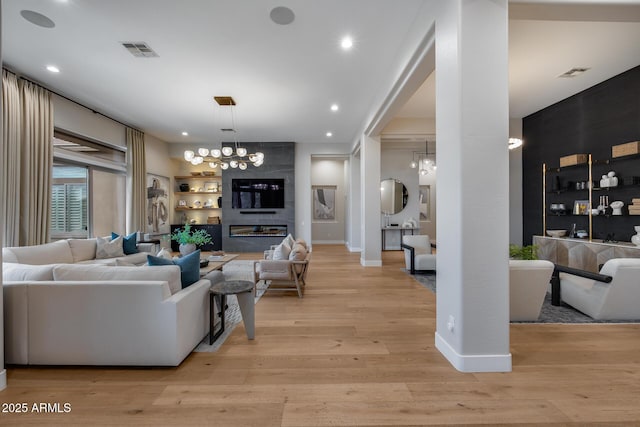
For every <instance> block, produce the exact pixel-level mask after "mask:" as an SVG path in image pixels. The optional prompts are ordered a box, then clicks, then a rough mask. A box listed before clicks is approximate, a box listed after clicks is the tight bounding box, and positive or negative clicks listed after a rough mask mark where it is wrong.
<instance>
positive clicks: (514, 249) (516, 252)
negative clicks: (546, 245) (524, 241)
mask: <svg viewBox="0 0 640 427" xmlns="http://www.w3.org/2000/svg"><path fill="white" fill-rule="evenodd" d="M509 258H511V259H527V260H532V259H538V246H536V245H528V246H520V245H509Z"/></svg>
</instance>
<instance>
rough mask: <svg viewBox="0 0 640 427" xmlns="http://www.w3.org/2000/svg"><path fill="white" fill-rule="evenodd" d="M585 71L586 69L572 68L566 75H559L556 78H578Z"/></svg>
mask: <svg viewBox="0 0 640 427" xmlns="http://www.w3.org/2000/svg"><path fill="white" fill-rule="evenodd" d="M587 70H588V68H582V67H577V68H572V69H570V70H569V71H567V72H566V73H562V74H560V75H559V76H558V77H562V78H567V77H576V76H579V75H580V74H582V73H584V72H586V71H587Z"/></svg>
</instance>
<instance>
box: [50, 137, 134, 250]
mask: <svg viewBox="0 0 640 427" xmlns="http://www.w3.org/2000/svg"><path fill="white" fill-rule="evenodd" d="M52 144H53V158H54V166H53V184H52V189H51V194H52V201H51V237H52V239H54V240H55V239H64V238H70V237H73V238H87V237H91V236H106V235H110V233H111V231H115V232H117V233H124V232H125V227H126V203H125V201H126V179H125V171H126V164H125V153H126V150H125V149H124V148H123V147H119V146H116V145H113V144H109V143H103V142H100V141H96V140H92V139H90V138H86V137H82V136H80V135H76V134H71V133H69V132H66V131H64V132H63V131H61V130H58V129H56V130H55V132H54V138H53V141H52Z"/></svg>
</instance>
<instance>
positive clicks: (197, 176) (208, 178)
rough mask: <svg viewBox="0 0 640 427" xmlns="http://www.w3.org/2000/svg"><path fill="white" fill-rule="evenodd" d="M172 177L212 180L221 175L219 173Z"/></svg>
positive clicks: (219, 177) (219, 178)
mask: <svg viewBox="0 0 640 427" xmlns="http://www.w3.org/2000/svg"><path fill="white" fill-rule="evenodd" d="M173 179H181V180H182V179H203V180H208V181H210V180H212V179H217V180H221V179H222V177H221V176H219V175H184V176H174V177H173Z"/></svg>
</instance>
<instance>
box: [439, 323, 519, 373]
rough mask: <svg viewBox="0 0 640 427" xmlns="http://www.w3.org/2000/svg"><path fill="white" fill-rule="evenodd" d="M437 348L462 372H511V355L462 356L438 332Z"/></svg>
mask: <svg viewBox="0 0 640 427" xmlns="http://www.w3.org/2000/svg"><path fill="white" fill-rule="evenodd" d="M436 348H437V349H438V350H439V351H440V353H442V354H443V355H444V357H445V358H446V359H447V360H448V361H449V363H451V364H452V365H453V367H454V368H456V369H457V370H458V371H460V372H511V353H509V354H472V355H462V354H460V353H458V352H457V351H456V350H455V349H454V348H453V347H451V345H449V343H448V342H447V341H445V340H444V339H443V338H442V336H441V335H440V334H438V332H436Z"/></svg>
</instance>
